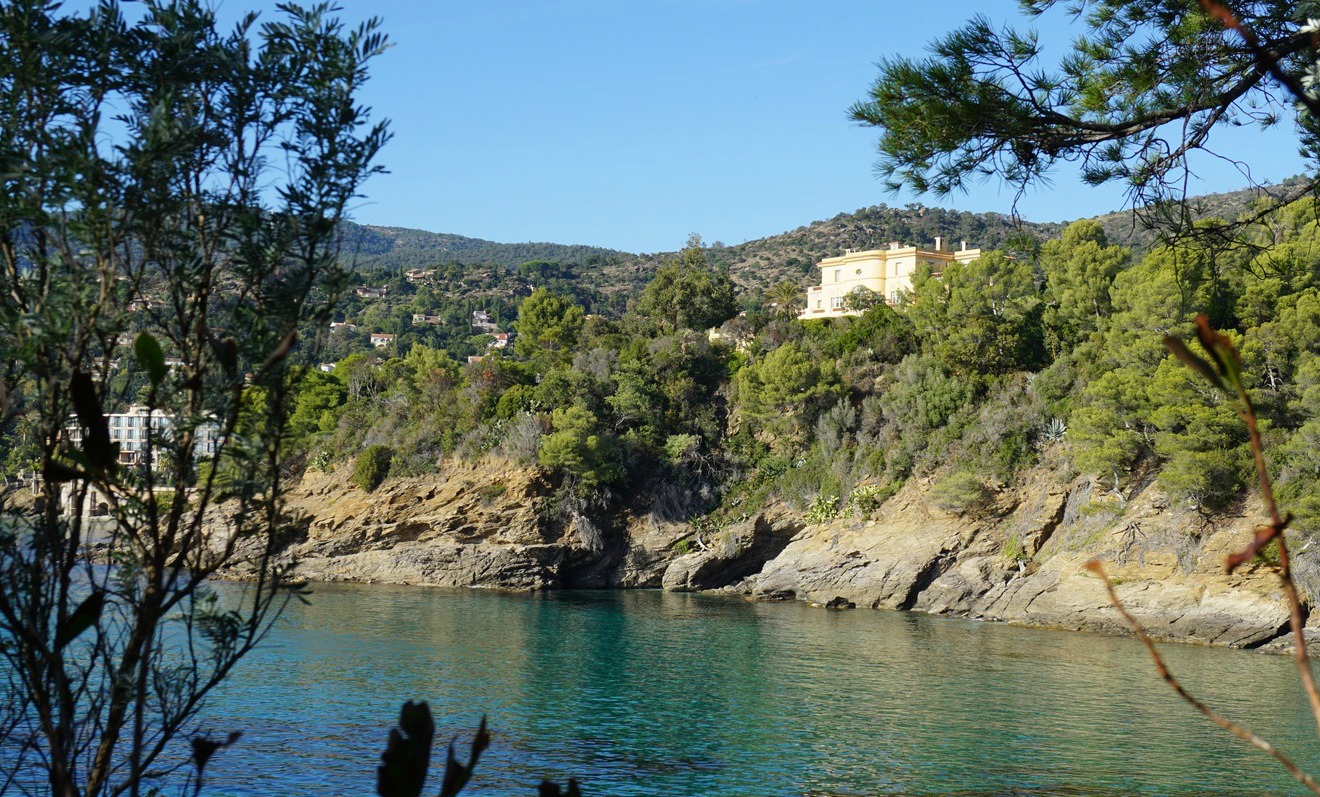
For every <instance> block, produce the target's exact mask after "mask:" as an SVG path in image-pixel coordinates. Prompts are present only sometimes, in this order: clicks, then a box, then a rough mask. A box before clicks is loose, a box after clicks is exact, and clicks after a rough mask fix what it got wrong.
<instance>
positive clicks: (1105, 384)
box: [293, 200, 1320, 529]
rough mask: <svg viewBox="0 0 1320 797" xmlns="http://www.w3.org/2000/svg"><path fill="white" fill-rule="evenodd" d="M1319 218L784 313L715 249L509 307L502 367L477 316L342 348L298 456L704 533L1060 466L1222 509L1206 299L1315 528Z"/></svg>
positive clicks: (304, 419)
mask: <svg viewBox="0 0 1320 797" xmlns="http://www.w3.org/2000/svg"><path fill="white" fill-rule="evenodd" d="M1317 215H1318V214H1317V205H1316V202H1315V201H1314V200H1306V201H1303V202H1300V203H1296V204H1294V205H1292V206H1290V207H1288V208H1286V209H1284V210H1282V211H1278V212H1275V213H1273V214H1271V215H1269V216H1268V217H1266V218H1265V219H1264V220H1263V221H1262V222H1261V223H1259V224H1256V225H1253V226H1250V227H1247V228H1244V229H1243V230H1242V231H1241V232H1240V233H1239V235H1238V239H1239V240H1238V243H1239V244H1240V245H1239V246H1236V247H1233V248H1213V249H1208V248H1203V247H1201V246H1200V245H1199V244H1197V243H1195V242H1191V241H1189V242H1184V243H1182V244H1180V245H1177V246H1165V247H1160V248H1156V249H1154V250H1152V251H1150V252H1149V253H1147V254H1146V255H1145V256H1144V257H1137V256H1134V255H1133V253H1132V252H1131V251H1130V250H1129V249H1127V248H1124V247H1121V246H1117V245H1114V244H1111V243H1110V242H1109V240H1108V239H1107V236H1106V234H1105V232H1104V230H1103V228H1102V227H1101V225H1100V224H1099V223H1098V222H1096V221H1082V222H1077V223H1074V224H1072V225H1070V226H1069V227H1068V228H1067V229H1066V230H1064V231H1063V233H1062V235H1061V236H1059V237H1056V238H1051V239H1049V240H1045V241H1037V242H1035V243H1034V244H1033V243H1031V242H1022V243H1020V244H1019V245H1018V246H1017V247H1016V248H1015V249H1014V250H1013V252H1012V254H1006V253H1004V252H1000V251H992V252H988V253H986V254H985V255H984V256H982V257H981V258H980V259H979V260H977V261H975V262H973V263H970V264H968V265H966V266H950V267H949V268H947V269H946V271H945V272H944V273H943V274H942V275H940V277H939V278H936V277H933V276H931V275H928V274H921V275H918V277H917V279H916V280H915V283H914V284H915V289H914V292H913V293H912V294H911V295H910V296H908V297H907V299H906V300H905V302H904V306H903V307H901V308H899V309H894V308H891V307H888V306H885V305H879V306H875V307H872V308H871V309H869V310H867V311H866V312H865V313H864V314H862V315H860V316H856V317H850V318H843V319H835V320H829V321H810V322H800V321H798V320H796V319H795V318H793V317H792V316H791V314H786V313H783V312H779V313H776V312H773V311H772V310H771V309H770V307H769V303H770V302H771V301H774V297H775V296H776V293H777V292H776V289H775V288H774V287H773V286H772V288H771V289H769V290H767V291H765V292H763V293H760V294H751V293H749V292H746V291H744V292H742V293H741V294H740V295H737V296H735V293H734V290H733V285H732V283H731V280H730V278H729V276H728V275H727V274H726V273H725V272H724V271H723V270H721V269H718V268H716V267H714V266H713V265H712V262H711V261H712V260H713V259H714V258H713V257H712V255H714V254H716V253H715V252H713V251H712V249H711V248H709V247H704V246H702V245H701V243H700V241H699V240H693V241H691V242H690V244H691V245H690V246H689V247H688V248H687V249H685V250H684V251H683V252H681V253H680V254H679V255H678V256H677V257H676V258H675V259H674V260H673V261H671V262H670V263H669V264H668V265H666V266H664V267H662V268H661V269H660V270H659V271H658V272H656V274H655V276H654V278H653V279H652V280H651V282H649V283H648V284H647V286H646V287H645V288H644V289H643V290H641V291H640V292H638V293H636V295H634V296H633V297H632V298H631V299H630V300H629V301H628V303H627V305H626V307H625V308H624V309H623V311H622V312H611V308H610V306H609V304H608V303H601V302H600V301H599V300H597V299H594V297H593V296H592V295H590V294H589V293H584V292H583V291H581V290H580V289H578V288H577V287H576V285H578V284H579V283H575V282H573V281H571V280H565V281H561V282H558V283H554V282H553V281H552V280H546V281H543V283H542V285H540V286H538V287H537V288H536V289H535V290H534V291H532V292H530V293H527V292H526V290H525V289H524V290H523V291H522V292H518V291H514V292H513V294H514V295H511V296H506V297H503V298H502V299H500V301H499V302H496V305H498V307H499V308H500V310H499V318H500V323H501V329H504V330H508V331H512V332H514V333H515V335H514V343H513V344H512V345H510V346H508V347H507V348H502V349H499V348H491V349H489V350H488V351H487V353H486V354H485V356H484V357H483V358H481V359H480V360H475V358H474V361H473V362H465V361H464V357H463V356H462V355H463V354H464V353H468V352H473V351H474V350H476V349H477V348H479V346H480V345H484V344H483V341H486V342H489V340H490V339H489V338H488V337H485V336H482V335H474V334H473V330H472V329H471V327H470V326H468V325H466V324H464V323H462V319H459V318H455V319H454V325H453V328H452V329H451V328H450V327H447V326H442V327H439V328H437V329H439V330H441V331H438V332H434V333H430V334H432V335H433V337H430V338H428V337H426V336H425V335H423V334H421V333H414V332H405V333H404V334H403V335H402V336H401V337H400V338H398V339H397V341H396V342H395V343H393V344H391V346H389V347H387V348H386V349H382V350H379V351H377V350H371V349H366V348H363V350H362V351H357V352H354V353H352V354H348V355H346V356H343V357H342V359H339V360H338V363H337V364H336V365H335V366H334V369H333V371H332V372H330V373H319V372H318V373H313V374H311V375H310V378H309V379H308V380H307V381H306V383H305V386H304V389H303V392H302V393H301V395H300V397H299V400H298V404H297V408H296V411H295V414H294V424H293V425H294V430H295V436H296V440H295V445H296V446H297V447H298V448H299V449H300V450H301V451H302V452H304V453H305V454H306V455H307V457H308V462H314V463H315V464H316V466H319V467H329V466H330V464H331V463H332V462H334V461H336V460H343V461H350V460H351V459H352V458H353V457H354V456H355V454H356V452H358V451H361V450H363V449H365V448H367V447H369V446H387V447H388V448H389V449H390V450H391V451H393V464H392V466H391V470H390V473H391V475H408V474H422V473H427V472H431V471H434V470H435V469H436V467H437V465H438V463H439V462H440V461H441V460H443V459H444V458H446V457H467V458H473V457H480V456H483V455H486V454H490V453H493V454H496V455H499V456H503V457H507V458H510V459H513V460H517V461H520V462H524V463H527V464H539V465H540V466H543V467H545V468H548V469H551V470H552V471H553V472H554V473H556V474H557V475H558V478H559V483H560V484H561V488H560V494H559V496H560V502H559V504H558V505H559V507H560V508H561V509H562V510H564V511H577V510H580V509H582V508H583V507H585V506H587V505H590V504H593V503H594V504H596V505H598V506H605V505H610V504H611V502H614V501H615V500H616V497H617V496H622V495H637V494H643V495H647V496H649V497H650V498H651V499H652V500H654V501H655V502H656V505H657V506H658V507H660V508H661V509H662V510H663V511H665V512H668V513H670V514H671V515H672V516H674V517H681V518H687V519H691V520H694V521H698V522H699V525H701V526H702V527H710V526H718V525H719V524H721V523H723V522H726V521H727V520H730V519H736V518H737V517H741V516H744V515H746V514H748V513H750V512H753V511H755V509H756V508H757V507H759V506H760V505H762V504H763V503H765V502H767V501H769V500H773V499H778V500H783V501H786V502H788V503H789V504H791V505H794V506H797V507H798V508H799V509H801V510H802V511H803V512H806V513H809V514H810V515H811V516H812V517H813V518H816V519H820V518H825V517H830V516H833V515H835V514H837V513H841V512H845V511H857V512H868V511H870V510H872V509H874V508H875V507H876V506H877V505H878V504H879V503H880V502H882V501H883V500H884V499H885V498H887V497H888V496H889V495H892V494H893V492H894V491H895V490H896V489H897V488H898V487H899V486H901V485H902V484H903V483H904V482H905V481H906V480H908V479H911V478H913V477H914V476H921V477H930V478H932V479H933V480H934V482H933V490H934V492H935V495H936V496H937V499H938V501H939V502H940V503H942V504H943V505H944V506H946V507H947V508H949V509H952V510H955V511H976V510H977V509H978V507H980V506H982V505H984V504H985V503H986V502H987V501H988V500H989V499H990V498H991V497H992V496H993V494H994V492H995V491H996V490H998V489H1001V488H1002V487H1004V486H1005V485H1011V484H1012V483H1013V482H1014V481H1015V480H1017V479H1019V478H1020V477H1021V476H1022V474H1023V473H1024V472H1025V469H1026V468H1028V467H1029V466H1031V465H1033V464H1037V463H1040V462H1042V461H1044V462H1045V463H1047V464H1048V465H1050V466H1051V467H1053V468H1055V469H1057V470H1058V472H1059V474H1060V478H1070V477H1072V476H1073V475H1075V474H1081V475H1090V476H1093V477H1095V478H1096V479H1097V480H1098V483H1099V484H1101V485H1102V487H1103V489H1105V490H1110V491H1112V492H1113V493H1114V494H1115V495H1116V496H1118V498H1117V500H1119V501H1120V502H1121V501H1122V500H1125V497H1126V496H1127V495H1129V494H1130V493H1131V490H1132V489H1133V488H1134V487H1136V486H1140V485H1144V484H1146V483H1148V482H1149V480H1150V479H1152V478H1157V479H1158V481H1159V484H1160V486H1161V487H1162V488H1163V489H1164V490H1165V491H1166V492H1167V494H1168V495H1169V497H1170V499H1171V500H1172V501H1174V502H1177V503H1178V504H1179V505H1182V506H1185V507H1187V508H1190V509H1194V510H1197V511H1201V512H1206V513H1208V512H1211V511H1214V510H1218V509H1221V508H1224V507H1225V506H1227V505H1229V504H1231V503H1232V502H1234V501H1236V500H1238V499H1239V498H1241V496H1242V495H1243V493H1244V491H1245V490H1246V489H1247V484H1248V476H1249V473H1250V458H1249V453H1248V451H1247V449H1246V447H1245V442H1246V441H1245V437H1244V433H1243V431H1242V429H1241V426H1240V424H1239V423H1238V422H1237V419H1236V416H1235V414H1234V412H1233V410H1232V408H1231V407H1230V406H1229V404H1228V403H1227V402H1226V400H1225V397H1224V396H1222V395H1219V394H1218V393H1216V392H1214V391H1213V390H1211V389H1209V388H1207V387H1206V386H1204V385H1202V384H1200V383H1198V382H1197V381H1196V379H1195V378H1194V375H1192V374H1190V373H1189V372H1188V371H1187V369H1185V368H1182V367H1180V366H1179V365H1178V364H1177V363H1176V362H1175V361H1172V360H1170V359H1169V357H1168V356H1167V354H1166V352H1165V350H1164V349H1163V347H1162V346H1161V344H1160V341H1161V338H1162V337H1163V336H1164V335H1166V334H1174V335H1179V336H1183V337H1186V336H1187V335H1188V334H1189V332H1190V330H1191V324H1192V319H1193V318H1194V316H1195V315H1196V314H1197V313H1199V312H1206V313H1208V314H1209V315H1210V317H1211V319H1212V320H1213V321H1214V323H1215V324H1216V325H1217V326H1219V327H1220V328H1223V329H1227V330H1231V331H1232V334H1233V335H1234V336H1235V339H1236V340H1238V341H1240V343H1241V346H1242V349H1243V351H1244V353H1245V356H1246V358H1247V361H1248V368H1249V370H1250V372H1251V374H1252V375H1253V378H1254V379H1256V382H1255V384H1254V389H1255V390H1256V392H1257V394H1258V396H1259V401H1260V410H1261V413H1262V417H1263V418H1264V419H1265V420H1266V423H1267V427H1268V430H1269V431H1268V435H1269V438H1270V443H1271V445H1272V447H1273V450H1274V452H1275V462H1276V463H1277V464H1276V468H1277V472H1278V477H1279V486H1280V490H1281V491H1282V492H1283V494H1284V496H1285V497H1286V498H1287V500H1288V502H1289V506H1292V507H1293V508H1294V509H1295V510H1296V511H1297V512H1298V514H1299V515H1300V520H1299V522H1298V528H1299V529H1313V528H1315V524H1316V523H1317V522H1318V521H1320V456H1318V455H1317V453H1316V452H1317V451H1320V446H1318V445H1317V443H1320V360H1318V359H1317V358H1316V353H1317V352H1320V223H1318V221H1317ZM576 268H577V267H576V266H564V265H554V266H550V265H547V264H536V265H534V266H533V265H528V266H524V267H523V272H528V271H531V270H535V271H537V273H546V274H551V273H553V274H571V273H575V269H576ZM474 273H481V272H480V271H479V270H478V271H477V272H474ZM422 290H423V289H422V288H418V289H417V292H416V293H413V294H410V295H409V296H410V298H408V299H407V300H406V301H407V302H408V303H410V304H407V306H406V309H409V310H411V309H415V308H416V307H418V306H420V305H418V304H417V301H418V300H417V298H416V297H417V294H418V293H420V292H421V291H422ZM365 301H366V300H364V302H365ZM372 301H375V302H378V304H370V303H364V304H362V305H358V306H350V307H348V308H346V309H347V310H348V311H349V312H350V313H353V312H357V313H359V314H360V317H363V318H365V317H368V315H369V314H371V313H373V312H374V313H381V314H383V315H384V316H385V317H389V318H400V319H401V318H402V313H401V311H400V310H399V309H398V308H399V305H400V303H403V302H404V301H405V300H404V299H402V298H401V297H395V298H394V299H393V300H391V299H390V298H389V297H385V298H382V299H378V300H372ZM392 301H394V302H396V303H395V304H391V302H392ZM739 306H742V307H745V308H747V310H745V311H744V312H742V313H741V314H739V312H738V308H739ZM385 307H395V309H394V310H392V311H389V312H386V311H385V310H383V309H378V308H385ZM364 308H365V309H364ZM781 309H782V308H781ZM589 311H590V312H589ZM402 323H403V322H402V320H400V321H399V324H400V325H402ZM398 328H400V329H402V326H399V327H398ZM711 328H716V331H715V332H714V333H713V334H708V332H707V330H708V329H711ZM443 330H449V332H447V333H446V332H444V331H443ZM460 330H461V331H460ZM446 334H448V337H445V335H446ZM335 345H342V344H335ZM341 351H347V348H346V347H345V348H342V349H341Z"/></svg>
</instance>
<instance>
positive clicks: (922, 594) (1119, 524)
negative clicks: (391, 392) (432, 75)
mask: <svg viewBox="0 0 1320 797" xmlns="http://www.w3.org/2000/svg"><path fill="white" fill-rule="evenodd" d="M928 487H929V485H926V484H922V483H920V482H918V481H914V482H912V483H909V485H908V486H907V487H905V488H904V490H903V491H901V492H900V493H899V494H898V495H897V496H895V497H894V498H892V499H890V500H889V501H888V502H886V504H885V505H884V506H883V507H881V509H880V510H879V511H878V512H877V513H876V514H875V515H874V516H873V517H870V518H867V519H857V518H849V519H840V520H836V521H833V522H830V523H825V524H818V525H810V526H808V525H805V524H804V522H803V521H802V519H801V517H800V515H799V514H798V513H795V512H792V511H790V510H788V509H787V508H785V507H782V506H779V507H771V508H769V509H767V510H765V511H763V512H761V513H760V514H758V515H756V516H754V517H752V518H749V519H747V520H745V521H744V522H741V523H737V524H734V525H732V526H729V527H726V528H724V529H722V530H720V531H719V532H715V533H707V535H705V536H703V535H699V534H695V533H694V530H693V529H692V528H691V527H690V526H689V525H688V524H687V523H684V522H682V521H681V520H675V519H667V518H666V517H664V516H663V515H662V514H660V513H659V512H658V511H656V510H654V509H651V508H650V507H649V505H648V504H647V503H646V502H645V501H644V500H638V501H635V502H634V505H633V509H632V514H628V513H622V514H619V515H617V516H611V517H606V518H600V517H594V516H593V517H587V516H585V515H577V516H572V517H569V518H562V517H560V516H557V515H556V514H555V513H551V512H548V511H546V505H547V503H548V498H549V496H550V495H551V494H552V493H553V489H552V485H550V484H549V483H548V482H547V481H546V480H545V476H544V474H542V473H541V472H540V471H539V470H537V469H535V468H526V467H519V466H516V465H512V464H509V463H503V462H499V461H491V460H487V461H484V462H481V463H477V464H471V463H467V464H465V463H455V464H449V465H447V466H446V468H445V469H444V471H443V472H442V473H440V474H438V475H436V476H430V477H418V478H403V479H398V478H396V479H390V480H388V481H387V482H386V483H385V484H384V485H382V486H381V487H380V488H379V490H378V491H377V492H375V493H373V494H370V495H368V494H365V493H363V492H362V491H361V490H360V489H358V488H357V487H356V486H353V485H352V484H350V483H349V479H348V478H347V473H346V472H343V471H337V472H335V473H332V474H321V473H311V474H308V476H307V477H306V478H305V479H304V482H303V483H302V485H301V487H300V488H299V490H298V491H297V492H296V494H294V495H293V496H292V500H291V503H292V504H293V506H294V508H295V509H298V510H300V511H302V512H304V513H305V514H306V515H307V519H308V523H307V526H306V533H305V538H303V539H301V540H298V541H296V542H295V543H294V544H292V545H291V546H290V547H289V548H288V550H287V551H286V552H285V554H284V556H285V557H286V558H287V560H288V561H290V562H296V563H297V564H296V567H297V569H296V571H295V572H296V574H297V575H298V576H300V577H303V578H307V579H311V580H352V581H384V582H393V583H407V584H431V585H442V586H476V587H498V588H507V589H518V590H539V589H555V588H563V587H622V588H629V587H660V586H663V587H664V588H666V589H670V590H685V591H687V590H722V591H727V592H734V593H740V594H745V595H748V596H750V597H753V598H757V599H765V600H773V599H798V600H804V601H809V602H812V603H816V604H820V605H836V606H842V605H847V604H850V603H851V604H855V605H857V606H859V607H871V608H882V609H913V610H917V611H924V612H929V613H931V614H948V615H957V616H966V617H976V618H984V619H989V620H1000V621H1007V622H1014V623H1021V624H1026V625H1038V626H1050V627H1057V628H1066V629H1076V630H1089V631H1102V632H1109V633H1115V632H1117V633H1126V632H1127V629H1126V626H1125V624H1124V623H1123V621H1122V619H1121V618H1120V617H1119V616H1118V614H1117V613H1116V612H1115V610H1114V609H1113V607H1111V606H1110V604H1109V600H1108V597H1107V595H1106V593H1105V591H1104V588H1103V584H1102V583H1101V582H1100V581H1099V580H1098V579H1096V578H1095V577H1094V576H1092V575H1091V574H1090V573H1089V572H1087V571H1086V570H1085V568H1084V565H1085V564H1086V562H1087V561H1089V560H1090V559H1092V558H1097V557H1098V558H1100V559H1101V560H1102V561H1104V562H1105V563H1106V568H1107V569H1108V571H1109V573H1110V575H1111V576H1112V577H1113V578H1114V579H1115V581H1116V583H1117V584H1118V586H1117V589H1118V593H1119V596H1120V597H1121V599H1122V600H1123V601H1124V604H1125V605H1126V606H1127V607H1128V609H1129V610H1130V611H1132V613H1133V614H1134V615H1136V616H1137V617H1138V618H1139V619H1140V620H1141V621H1142V622H1143V623H1144V624H1145V625H1146V627H1147V629H1148V630H1149V631H1150V632H1151V634H1152V635H1153V636H1156V637H1158V638H1165V639H1176V640H1183V641H1193V642H1202V643H1209V644H1217V645H1232V646H1236V647H1258V646H1265V647H1269V648H1271V649H1273V648H1279V647H1284V646H1286V644H1287V643H1286V641H1283V640H1281V638H1280V637H1281V632H1282V631H1283V630H1284V629H1285V628H1286V624H1287V620H1288V612H1287V605H1286V602H1285V600H1284V597H1283V595H1282V593H1281V591H1280V590H1279V588H1278V584H1277V578H1276V576H1275V575H1274V574H1273V572H1272V571H1270V570H1268V568H1265V567H1259V566H1248V567H1245V568H1243V569H1242V570H1240V571H1239V572H1238V573H1236V574H1234V575H1232V576H1229V575H1226V574H1224V573H1223V571H1222V565H1221V563H1222V561H1223V558H1224V555H1225V554H1226V553H1228V552H1229V551H1232V550H1236V549H1238V548H1240V547H1242V546H1243V545H1245V544H1246V542H1247V540H1248V539H1249V538H1250V536H1251V531H1252V527H1253V517H1254V516H1253V515H1252V511H1253V508H1252V507H1248V508H1247V509H1244V510H1243V511H1241V512H1240V513H1238V514H1236V515H1231V516H1221V517H1217V518H1214V519H1213V522H1209V521H1207V520H1206V519H1204V518H1201V517H1199V516H1196V515H1195V514H1193V513H1191V512H1187V511H1179V510H1177V509H1176V508H1170V507H1169V506H1168V502H1167V500H1166V499H1164V497H1163V496H1162V495H1161V494H1160V493H1159V491H1158V490H1157V489H1155V488H1153V487H1149V488H1147V489H1144V490H1141V491H1138V492H1137V494H1135V495H1131V496H1127V497H1126V498H1122V497H1119V496H1115V495H1110V494H1101V493H1100V492H1099V491H1098V490H1096V489H1095V488H1093V487H1091V486H1090V485H1089V484H1088V483H1087V482H1085V481H1073V482H1070V483H1067V484H1064V483H1060V482H1059V481H1058V480H1057V479H1056V478H1054V477H1053V475H1052V474H1051V473H1049V472H1047V471H1045V470H1040V471H1038V472H1036V473H1035V474H1034V475H1033V476H1032V478H1030V479H1028V480H1027V482H1026V483H1025V485H1024V486H1022V487H1021V488H1018V489H1015V490H1011V491H1010V490H1002V491H1000V494H999V495H997V496H996V499H995V500H994V501H993V502H992V503H991V504H990V508H989V509H988V510H987V511H986V512H985V513H984V514H983V515H980V516H977V517H969V516H961V515H956V514H951V513H949V512H945V511H942V510H940V509H938V508H936V507H935V506H934V505H933V504H932V503H931V502H930V500H929V496H928ZM1257 514H1258V513H1257ZM680 542H682V544H681V545H679V544H678V543H680ZM1318 622H1320V621H1318ZM1314 633H1315V635H1316V636H1317V638H1320V628H1317V629H1315V631H1314Z"/></svg>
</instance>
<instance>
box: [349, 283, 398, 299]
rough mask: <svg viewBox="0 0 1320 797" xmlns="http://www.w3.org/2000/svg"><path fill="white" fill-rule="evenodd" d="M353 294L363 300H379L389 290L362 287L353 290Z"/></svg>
mask: <svg viewBox="0 0 1320 797" xmlns="http://www.w3.org/2000/svg"><path fill="white" fill-rule="evenodd" d="M353 292H354V293H356V294H357V295H358V296H361V297H362V298H363V299H380V298H382V297H384V296H385V294H387V293H389V292H390V289H389V288H386V287H383V286H382V287H380V288H372V287H363V288H355V289H354V290H353Z"/></svg>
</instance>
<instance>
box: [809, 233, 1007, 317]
mask: <svg viewBox="0 0 1320 797" xmlns="http://www.w3.org/2000/svg"><path fill="white" fill-rule="evenodd" d="M980 256H981V250H980V249H968V248H967V242H966V241H963V244H962V249H961V250H959V251H957V252H950V251H949V250H948V249H947V248H946V247H945V246H944V241H943V239H941V238H936V239H935V246H934V247H932V248H930V249H924V248H922V247H917V246H902V245H901V244H899V243H898V242H897V241H894V242H891V243H890V244H889V247H888V248H887V249H867V250H865V251H861V252H859V251H857V250H854V249H848V250H845V251H844V253H843V254H842V255H840V256H839V257H827V258H825V259H824V260H822V261H820V262H819V263H817V264H816V266H817V268H819V269H820V284H819V285H813V286H812V287H811V288H810V289H809V290H808V291H807V306H806V307H805V308H804V309H803V310H802V313H801V314H800V315H798V318H799V319H802V320H806V319H809V318H834V317H838V316H845V315H860V314H861V313H860V311H858V310H849V309H848V308H847V307H846V306H845V300H846V299H847V298H848V294H850V293H853V292H854V291H870V292H872V293H874V294H876V295H877V296H878V297H879V298H880V299H881V300H882V301H884V302H886V303H888V304H890V305H896V304H898V303H899V300H900V299H901V298H902V296H903V294H904V293H907V292H909V291H911V290H912V275H913V274H915V273H916V271H917V269H918V268H920V267H922V266H925V267H928V268H929V269H930V270H931V272H932V273H934V274H935V275H936V276H938V275H939V274H940V273H942V272H943V271H944V267H945V266H946V265H948V264H949V263H955V262H957V263H970V262H971V261H973V260H975V259H977V258H978V257H980Z"/></svg>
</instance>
